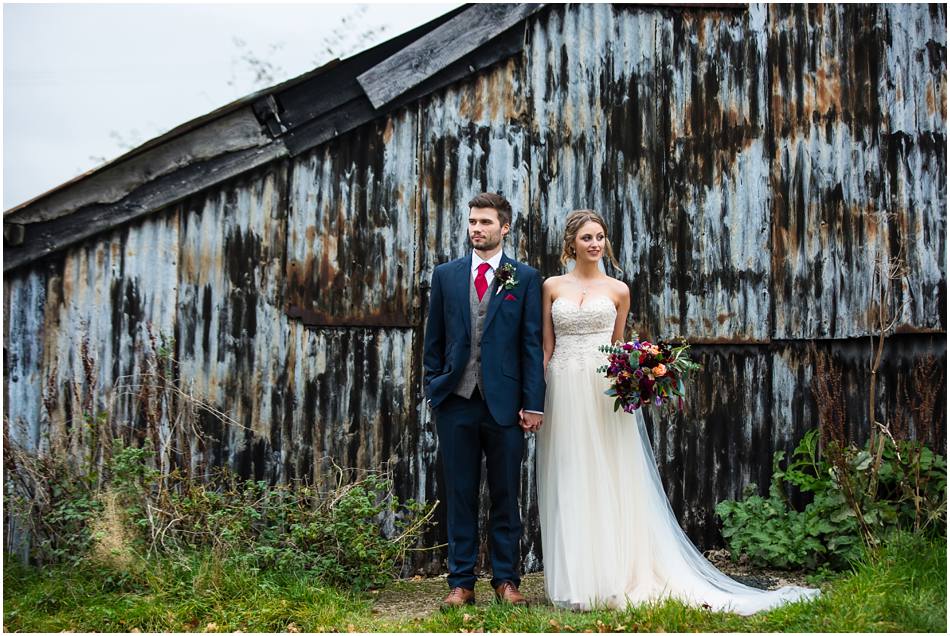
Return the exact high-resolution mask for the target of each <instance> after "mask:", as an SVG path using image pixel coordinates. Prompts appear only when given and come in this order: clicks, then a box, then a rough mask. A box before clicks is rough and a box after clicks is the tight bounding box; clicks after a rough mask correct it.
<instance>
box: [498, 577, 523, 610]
mask: <svg viewBox="0 0 950 636" xmlns="http://www.w3.org/2000/svg"><path fill="white" fill-rule="evenodd" d="M495 598H497V599H498V601H499V602H501V603H511V604H512V605H527V604H528V599H526V598H525V597H524V596H523V595H522V594H521V592H519V591H518V586H516V585H515V584H514V583H512V582H511V581H505V582H504V583H502V584H501V585H499V586H498V587H496V588H495Z"/></svg>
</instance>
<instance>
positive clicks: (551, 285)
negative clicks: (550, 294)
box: [541, 274, 564, 291]
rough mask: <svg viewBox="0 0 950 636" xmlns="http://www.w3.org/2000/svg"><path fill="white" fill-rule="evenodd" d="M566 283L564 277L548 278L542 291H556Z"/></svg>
mask: <svg viewBox="0 0 950 636" xmlns="http://www.w3.org/2000/svg"><path fill="white" fill-rule="evenodd" d="M563 283H564V275H563V274H562V275H560V276H548V277H547V278H545V279H544V284H543V285H542V286H541V287H542V289H545V290H547V291H554V290H556V289H557V288H558V287H560V286H561V285H562V284H563Z"/></svg>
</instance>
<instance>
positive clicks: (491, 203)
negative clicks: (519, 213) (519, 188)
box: [468, 192, 511, 226]
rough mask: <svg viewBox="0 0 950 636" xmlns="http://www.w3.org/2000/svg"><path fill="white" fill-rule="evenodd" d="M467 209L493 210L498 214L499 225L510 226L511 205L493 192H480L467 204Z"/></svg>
mask: <svg viewBox="0 0 950 636" xmlns="http://www.w3.org/2000/svg"><path fill="white" fill-rule="evenodd" d="M468 207H469V208H494V209H495V210H496V211H497V212H498V220H499V221H500V222H501V224H502V225H503V226H504V225H511V204H510V203H508V199H506V198H505V197H503V196H501V195H500V194H497V193H495V192H482V193H481V194H476V195H475V197H474V198H473V199H472V200H471V201H469V202H468Z"/></svg>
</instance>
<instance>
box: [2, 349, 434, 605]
mask: <svg viewBox="0 0 950 636" xmlns="http://www.w3.org/2000/svg"><path fill="white" fill-rule="evenodd" d="M170 350H171V347H170V346H169V345H168V343H166V342H159V341H158V340H157V339H154V340H153V349H152V351H151V352H150V355H146V356H143V358H142V360H143V362H142V366H141V367H140V369H139V372H138V373H137V374H135V376H134V377H132V378H125V379H123V382H122V383H121V384H120V385H118V386H117V387H115V390H114V392H113V393H114V394H115V395H116V396H117V397H116V398H115V400H116V401H117V402H119V401H121V400H122V399H123V396H125V397H126V398H130V399H131V400H132V403H131V404H125V408H124V409H122V408H118V409H117V410H119V411H122V410H124V411H125V412H129V411H131V412H133V413H136V414H138V420H139V421H140V424H139V426H138V427H135V426H131V425H130V424H129V423H128V422H122V421H119V418H118V417H115V416H113V415H112V412H110V411H108V410H104V409H102V408H97V405H96V403H95V399H94V397H93V395H94V391H95V386H96V378H97V372H96V365H95V361H94V360H93V359H92V357H91V356H90V354H89V348H88V342H85V341H84V342H83V346H82V348H81V351H80V353H81V360H82V369H83V377H82V379H81V380H80V381H76V382H72V383H69V384H68V385H67V388H68V390H69V395H68V396H67V397H66V398H65V399H66V400H68V401H69V403H70V404H71V405H72V407H73V408H72V409H69V411H68V412H72V413H78V414H80V415H79V416H77V417H72V418H70V420H69V421H68V422H65V423H59V424H57V423H52V422H51V428H54V429H58V430H59V435H56V436H55V437H53V438H52V439H51V441H50V444H49V446H48V448H47V449H44V450H41V451H40V452H31V451H28V450H27V449H25V448H24V447H23V446H22V445H21V444H20V443H18V442H17V441H16V439H18V438H22V436H17V435H13V434H11V430H10V425H9V423H8V422H6V421H5V422H4V424H5V425H4V468H5V480H4V487H5V499H6V503H7V512H8V514H10V515H12V517H13V519H14V520H15V521H16V523H17V525H18V526H19V528H20V531H21V532H20V534H21V536H26V535H28V536H29V545H28V550H27V552H28V555H29V558H30V560H31V561H32V562H33V563H36V564H40V565H53V564H65V565H69V566H70V567H74V566H78V565H80V564H84V563H98V564H100V565H111V566H114V567H116V568H118V569H120V570H122V571H133V570H143V571H144V570H147V569H149V568H151V567H152V564H154V563H157V562H166V563H173V562H175V561H176V560H177V561H180V562H182V563H187V562H189V560H190V559H192V558H194V555H196V554H210V555H213V558H214V561H215V562H219V563H220V564H221V567H228V568H230V567H234V568H239V569H240V570H241V571H243V572H271V571H294V572H298V573H305V574H306V575H307V576H311V577H316V578H318V579H319V580H321V581H323V582H324V583H326V584H328V585H335V586H339V587H341V588H344V589H354V590H362V589H367V588H370V587H373V586H379V585H382V584H384V583H385V582H386V581H388V580H390V579H392V578H393V577H394V576H395V575H397V574H398V572H399V567H400V566H401V564H402V562H403V560H404V558H405V555H406V554H407V551H408V550H410V549H412V546H413V545H414V544H415V543H416V542H417V540H418V538H419V536H420V534H421V533H422V531H423V530H424V529H425V527H426V525H427V524H428V523H429V522H430V520H431V517H432V514H433V511H434V505H423V504H420V503H418V502H415V501H412V500H405V501H402V500H400V499H399V498H398V497H397V496H396V494H395V493H394V491H393V481H392V479H391V477H390V475H388V474H387V473H386V472H385V471H384V470H377V471H359V470H344V469H342V468H339V467H336V466H335V465H333V469H332V475H331V477H332V478H330V479H327V480H326V481H325V482H323V483H322V484H319V485H313V484H303V483H291V484H276V485H275V484H269V483H267V482H263V481H249V480H242V479H239V478H238V477H237V476H236V475H235V474H233V473H232V472H231V471H229V470H228V469H226V468H220V467H213V466H207V465H197V466H196V465H194V464H193V463H192V462H190V461H189V453H190V449H191V448H192V445H195V446H198V447H201V446H203V445H206V444H208V443H209V440H207V439H206V438H205V437H204V435H203V434H202V433H201V428H202V427H201V425H200V422H198V421H197V417H196V415H197V414H198V413H203V414H204V415H205V416H210V417H214V418H217V419H218V420H219V421H220V422H221V423H222V424H223V425H224V426H229V425H232V424H234V423H233V422H231V421H230V420H227V419H226V416H224V415H223V414H221V413H219V412H217V411H215V410H214V409H213V408H212V407H210V406H209V405H207V404H205V403H203V402H201V401H200V400H198V399H196V398H194V397H193V396H191V395H188V394H186V393H185V392H183V391H181V390H180V389H179V388H178V387H177V386H176V385H175V383H174V382H173V381H172V380H171V378H172V377H174V371H175V369H174V362H173V361H172V359H171V356H170ZM55 390H56V383H55V381H53V380H51V382H50V386H49V389H48V392H47V393H48V396H50V397H49V398H48V400H47V405H46V406H47V412H48V414H50V417H52V416H53V414H54V413H56V412H57V409H56V405H55V403H54V399H53V397H52V396H53V395H54V392H55ZM113 406H115V404H113ZM186 433H187V434H186ZM156 446H158V447H157V448H156ZM330 463H331V464H332V462H330ZM24 531H25V532H24ZM169 567H171V566H169Z"/></svg>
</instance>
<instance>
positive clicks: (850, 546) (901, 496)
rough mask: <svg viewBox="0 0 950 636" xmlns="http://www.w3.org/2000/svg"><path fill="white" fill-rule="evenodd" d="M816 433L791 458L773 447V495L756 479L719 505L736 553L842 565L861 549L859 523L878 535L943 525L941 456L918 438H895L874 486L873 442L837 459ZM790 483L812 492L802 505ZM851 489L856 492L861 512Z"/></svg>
mask: <svg viewBox="0 0 950 636" xmlns="http://www.w3.org/2000/svg"><path fill="white" fill-rule="evenodd" d="M818 434H819V433H818V430H817V429H814V430H811V431H809V432H807V433H806V434H805V436H804V437H803V438H802V440H801V442H800V443H799V444H798V446H797V447H796V448H795V450H794V452H793V453H792V457H791V458H789V459H788V461H785V452H784V451H778V452H776V453H775V455H774V457H773V462H772V483H771V485H770V487H769V495H768V497H762V496H760V495H758V494H757V493H756V491H757V487H756V486H754V485H753V486H751V487H750V488H749V489H747V490H746V492H745V493H743V498H742V499H741V500H739V501H732V500H727V501H723V502H721V503H720V504H719V505H718V506H716V514H717V515H718V516H719V517H720V519H721V520H722V524H723V529H722V534H723V537H725V539H726V541H727V543H728V544H729V548H730V550H731V551H732V553H733V557H734V558H738V557H739V555H741V554H745V555H748V557H749V558H750V559H751V560H752V561H753V562H754V563H757V564H760V565H768V566H772V567H779V568H808V569H815V568H817V567H819V566H820V565H822V564H827V565H829V566H831V567H833V568H837V569H840V568H842V567H845V566H846V565H848V564H849V563H851V562H853V561H854V560H855V559H856V558H858V556H859V555H860V554H861V550H862V549H863V544H864V543H865V542H864V541H862V532H863V527H862V523H863V524H864V526H866V527H867V528H868V529H869V530H870V531H871V532H872V533H873V536H875V537H877V538H878V540H880V539H883V538H884V537H885V536H888V535H889V534H890V533H891V532H892V531H894V530H895V529H898V528H900V529H907V530H912V531H918V532H919V531H924V532H928V533H932V534H939V533H941V532H943V533H945V532H946V514H947V465H946V460H945V458H944V457H942V456H941V455H938V454H936V453H934V452H933V451H932V450H930V449H929V448H927V447H926V446H924V445H923V444H921V443H919V442H915V441H909V440H902V441H895V440H893V439H890V440H889V442H888V444H887V446H886V448H885V451H884V453H883V454H882V463H881V465H880V469H879V470H878V471H877V476H876V479H877V487H876V490H874V491H873V492H872V491H870V490H869V489H868V485H869V483H870V482H871V481H872V480H873V479H875V475H874V461H873V456H872V455H871V453H870V451H869V449H868V448H867V447H865V448H864V449H858V448H856V447H854V446H847V447H844V448H840V447H838V448H836V449H834V450H835V452H837V453H838V454H839V455H840V457H841V458H843V460H836V461H835V462H834V463H832V462H830V461H828V460H827V459H825V458H823V457H822V456H821V455H820V454H819V451H818ZM833 443H834V442H833ZM783 462H784V464H785V466H784V468H783ZM792 490H797V491H798V492H801V493H808V494H810V495H811V501H810V502H809V503H808V504H807V505H806V506H805V507H804V509H803V510H801V511H799V510H797V509H796V508H795V507H794V506H793V505H792V503H791V500H790V498H789V496H788V492H789V491H792ZM847 492H850V493H851V494H850V497H854V496H855V493H857V494H858V496H859V499H858V505H859V506H860V508H859V510H860V515H861V516H860V519H859V516H858V512H857V511H856V510H855V507H854V505H853V503H852V501H850V500H849V495H848V494H847Z"/></svg>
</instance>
